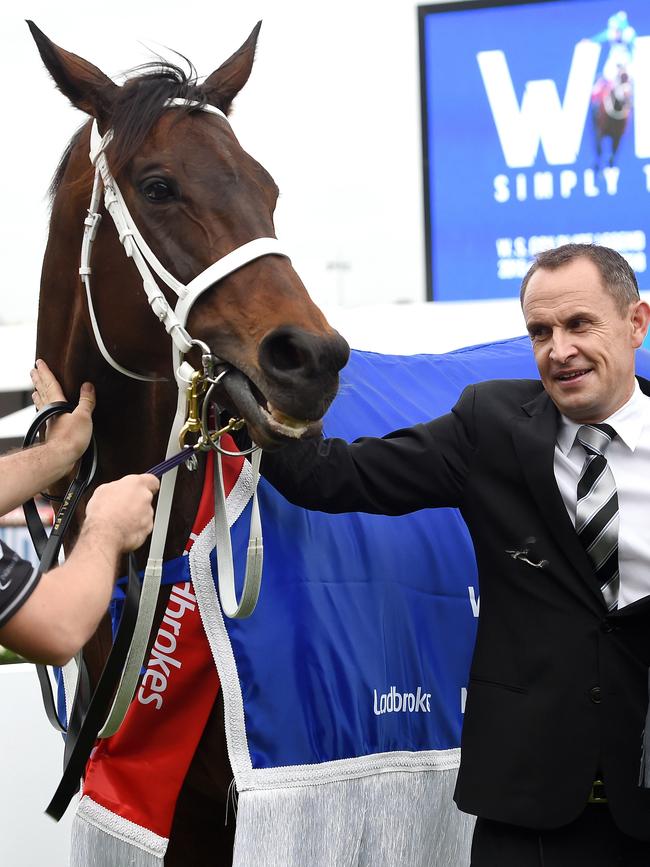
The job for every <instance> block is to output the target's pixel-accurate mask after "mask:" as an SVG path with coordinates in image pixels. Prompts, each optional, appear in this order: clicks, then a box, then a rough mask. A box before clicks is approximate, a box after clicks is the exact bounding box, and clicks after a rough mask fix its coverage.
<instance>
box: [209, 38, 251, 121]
mask: <svg viewBox="0 0 650 867" xmlns="http://www.w3.org/2000/svg"><path fill="white" fill-rule="evenodd" d="M261 26H262V22H261V21H258V22H257V24H256V25H255V27H254V28H253V31H252V33H251V35H250V36H249V37H248V39H247V40H246V42H244V44H243V45H242V47H241V48H240V49H239V50H237V51H235V53H234V54H233V55H232V57H229V58H228V60H226V62H225V63H222V64H221V66H220V67H219V69H216V70H215V71H214V72H213V73H212V74H211V75H209V76H208V77H207V78H206V79H205V81H204V82H203V85H202V86H201V90H202V91H203V93H204V94H205V95H206V97H207V99H208V101H209V102H211V103H212V104H213V105H216V106H217V108H220V109H221V110H222V111H224V112H225V113H226V114H227V113H228V111H229V109H230V106H231V104H232V101H233V99H234V98H235V97H236V96H237V94H238V93H239V91H240V90H241V89H242V87H243V86H244V85H245V84H246V82H247V81H248V77H249V75H250V74H251V69H252V68H253V60H254V59H255V46H256V45H257V37H258V35H259V32H260V27H261Z"/></svg>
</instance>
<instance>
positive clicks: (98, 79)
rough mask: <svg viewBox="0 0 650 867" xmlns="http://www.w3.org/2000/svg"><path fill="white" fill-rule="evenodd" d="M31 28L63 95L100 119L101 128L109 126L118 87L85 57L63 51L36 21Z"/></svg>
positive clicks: (49, 70) (44, 60)
mask: <svg viewBox="0 0 650 867" xmlns="http://www.w3.org/2000/svg"><path fill="white" fill-rule="evenodd" d="M27 26H28V27H29V29H30V31H31V34H32V36H33V37H34V41H35V42H36V46H37V48H38V51H39V54H40V55H41V58H42V60H43V63H44V64H45V66H46V67H47V71H48V72H49V73H50V75H51V76H52V78H53V79H54V81H55V83H56V86H57V87H58V88H59V90H60V91H61V93H63V94H64V95H65V96H67V97H68V99H69V100H70V102H71V103H72V104H73V105H74V106H76V108H80V109H81V111H85V112H86V114H89V115H91V117H94V118H97V120H98V121H99V123H100V125H101V126H106V125H107V121H108V119H109V118H110V115H111V108H112V105H113V101H114V99H115V95H116V93H117V91H118V90H119V88H118V86H117V84H115V82H114V81H111V79H110V78H109V77H108V76H107V75H105V74H104V73H103V72H102V71H101V69H98V68H97V67H96V66H93V64H92V63H89V62H88V61H87V60H84V59H83V57H78V56H77V55H76V54H72V52H70V51H65V49H63V48H59V46H58V45H55V44H54V43H53V42H52V41H51V40H50V39H48V38H47V36H46V35H45V34H44V33H43V31H42V30H39V28H38V27H37V26H36V25H35V24H34V22H33V21H28V22H27Z"/></svg>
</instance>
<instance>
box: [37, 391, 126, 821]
mask: <svg viewBox="0 0 650 867" xmlns="http://www.w3.org/2000/svg"><path fill="white" fill-rule="evenodd" d="M74 408H75V407H74V406H73V405H72V404H70V403H66V402H64V401H58V402H56V403H53V404H50V405H49V406H46V407H45V408H44V409H42V410H41V411H40V412H39V413H38V414H37V415H36V417H35V418H34V421H33V422H32V424H31V425H30V428H29V430H28V431H27V434H26V436H25V439H24V441H23V448H26V447H28V446H31V445H33V443H34V441H35V439H36V436H37V434H38V432H39V431H40V429H41V428H42V427H43V425H44V424H45V423H46V422H47V421H48V420H49V419H50V418H52V417H53V416H55V415H58V414H60V413H63V412H72V411H73V410H74ZM96 468H97V446H96V443H95V440H94V438H93V439H92V441H91V443H90V445H89V446H88V449H87V450H86V452H85V453H84V455H83V456H82V458H81V461H80V462H79V466H78V469H77V473H76V475H75V477H74V479H73V480H72V482H71V484H70V487H69V488H68V490H67V493H66V494H65V496H64V498H63V501H62V503H61V506H60V508H59V511H58V513H57V515H56V518H55V521H54V526H53V529H52V532H51V533H50V535H49V537H48V535H47V533H46V531H45V528H44V526H43V523H42V521H41V519H40V516H39V514H38V509H37V508H36V503H35V502H34V500H33V499H32V500H28V501H27V502H26V503H25V505H24V506H23V511H24V513H25V521H26V523H27V528H28V530H29V534H30V536H31V538H32V542H33V543H34V548H35V549H36V552H37V554H38V555H39V557H40V558H41V562H40V571H41V573H44V572H47V571H48V570H49V569H51V568H52V567H53V566H54V565H56V563H58V556H59V551H60V549H61V544H62V542H63V536H64V534H65V531H66V529H67V528H68V525H69V523H70V519H71V518H72V515H73V514H74V511H75V509H76V507H77V505H78V503H79V500H80V499H81V496H82V495H83V493H84V492H85V491H86V489H87V488H88V486H89V485H90V483H91V482H92V480H93V477H94V475H95V470H96ZM128 559H129V570H128V571H129V575H128V583H127V587H126V594H125V600H124V607H123V609H122V615H121V617H120V622H119V625H118V627H117V631H116V634H115V641H114V642H113V646H112V648H111V652H110V654H109V656H108V659H107V660H106V663H105V665H104V668H103V670H102V673H101V675H100V678H99V681H98V683H97V687H96V689H95V692H94V693H93V694H92V697H91V696H90V687H89V678H88V673H87V671H86V667H85V665H84V664H83V660H81V662H80V666H79V677H78V679H77V689H76V692H75V699H74V702H73V706H72V710H71V713H70V714H69V721H68V726H67V729H66V726H65V725H64V724H63V723H62V722H61V720H60V719H59V716H58V713H57V710H56V701H55V699H54V696H53V694H52V685H51V682H50V677H49V674H48V671H47V667H46V666H44V665H37V666H36V670H37V672H38V679H39V682H40V685H41V694H42V696H43V704H44V706H45V712H46V714H47V717H48V719H49V720H50V722H51V723H52V725H53V726H54V727H55V728H56V729H57V730H58V731H61V732H66V742H65V753H64V771H63V777H62V779H61V782H60V783H59V786H58V788H57V790H56V792H55V794H54V797H53V798H52V800H51V802H50V804H49V806H48V807H47V810H46V812H47V813H48V814H49V815H50V816H52V818H54V819H56V820H57V821H58V820H59V819H60V818H61V816H62V815H63V814H64V813H65V811H66V809H67V807H68V804H69V803H70V801H71V799H72V797H73V795H74V794H75V792H76V791H77V790H78V788H79V781H80V780H81V777H82V776H83V773H84V769H85V766H86V762H87V761H88V757H89V755H90V751H91V750H92V748H93V745H94V743H95V740H96V739H97V734H98V732H99V730H100V728H101V726H102V725H103V723H104V720H105V719H106V716H107V715H108V711H109V708H110V703H111V701H112V699H113V695H114V692H115V688H116V686H117V683H118V681H119V678H120V675H121V673H122V669H123V668H124V663H125V661H126V657H127V654H128V650H129V646H130V644H131V638H132V635H133V631H134V628H135V624H136V620H137V616H138V605H139V602H140V588H141V584H140V579H139V577H138V574H137V569H136V565H135V558H134V556H133V554H129V558H128Z"/></svg>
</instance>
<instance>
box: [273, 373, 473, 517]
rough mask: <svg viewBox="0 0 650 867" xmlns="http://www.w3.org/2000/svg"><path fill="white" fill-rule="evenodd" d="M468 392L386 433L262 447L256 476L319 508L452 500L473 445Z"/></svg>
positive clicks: (392, 509) (388, 510)
mask: <svg viewBox="0 0 650 867" xmlns="http://www.w3.org/2000/svg"><path fill="white" fill-rule="evenodd" d="M474 395H475V392H474V386H470V387H468V388H466V389H465V391H464V392H463V394H462V395H461V397H460V399H459V401H458V403H457V404H456V406H455V407H454V408H453V409H452V411H451V412H449V413H447V414H446V415H443V416H441V417H440V418H437V419H434V420H433V421H430V422H427V423H426V424H417V425H414V426H413V427H409V428H404V429H402V430H397V431H394V432H393V433H390V434H388V435H387V436H385V437H381V438H379V437H364V438H362V439H358V440H355V442H353V443H347V442H345V440H342V439H314V440H306V441H300V442H297V443H295V444H294V443H292V444H290V445H288V446H286V447H285V448H283V449H281V450H279V451H277V452H268V453H267V452H265V453H264V456H263V458H262V475H263V476H264V477H265V478H266V479H268V480H269V481H270V482H271V484H272V485H273V486H274V487H275V488H276V489H277V490H278V491H280V493H281V494H283V495H284V496H285V497H286V499H288V500H289V501H290V502H292V503H295V504H296V505H298V506H302V507H303V508H306V509H316V510H318V511H322V512H372V513H375V514H383V515H403V514H406V513H407V512H414V511H416V510H417V509H424V508H429V507H432V506H459V505H461V503H462V499H463V493H464V488H465V482H466V479H467V474H468V471H469V467H470V464H471V459H472V456H473V455H474V452H475V448H476V447H475V444H474V443H475V436H474V432H473V425H474V421H473V407H474Z"/></svg>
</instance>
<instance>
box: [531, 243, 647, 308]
mask: <svg viewBox="0 0 650 867" xmlns="http://www.w3.org/2000/svg"><path fill="white" fill-rule="evenodd" d="M580 258H584V259H589V260H591V261H592V262H593V263H594V265H595V266H596V267H597V268H598V271H599V273H600V277H601V280H602V284H603V288H604V289H605V290H606V291H607V292H609V294H610V295H611V296H612V298H613V299H614V301H615V303H616V306H617V307H618V309H619V311H620V313H621V315H623V314H624V313H625V312H626V311H627V309H628V307H629V306H630V304H634V303H635V302H636V301H638V300H639V285H638V283H637V282H636V276H635V274H634V271H633V270H632V268H631V266H630V264H629V263H628V262H627V260H626V259H624V258H623V256H621V254H620V253H617V252H616V250H612V249H610V248H609V247H600V246H598V245H597V244H564V245H563V246H562V247H555V248H554V249H553V250H546V251H545V252H544V253H540V254H539V256H537V257H536V258H535V261H534V262H533V264H532V265H531V266H530V268H529V269H528V272H527V274H526V276H525V277H524V279H523V280H522V282H521V291H520V293H519V300H520V302H521V305H522V307H523V304H524V295H525V294H526V288H527V286H528V283H529V282H530V278H531V277H532V276H533V274H534V273H535V271H539V269H540V268H544V269H546V270H547V271H555V269H556V268H561V267H562V266H563V265H567V264H568V263H569V262H573V260H574V259H580Z"/></svg>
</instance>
